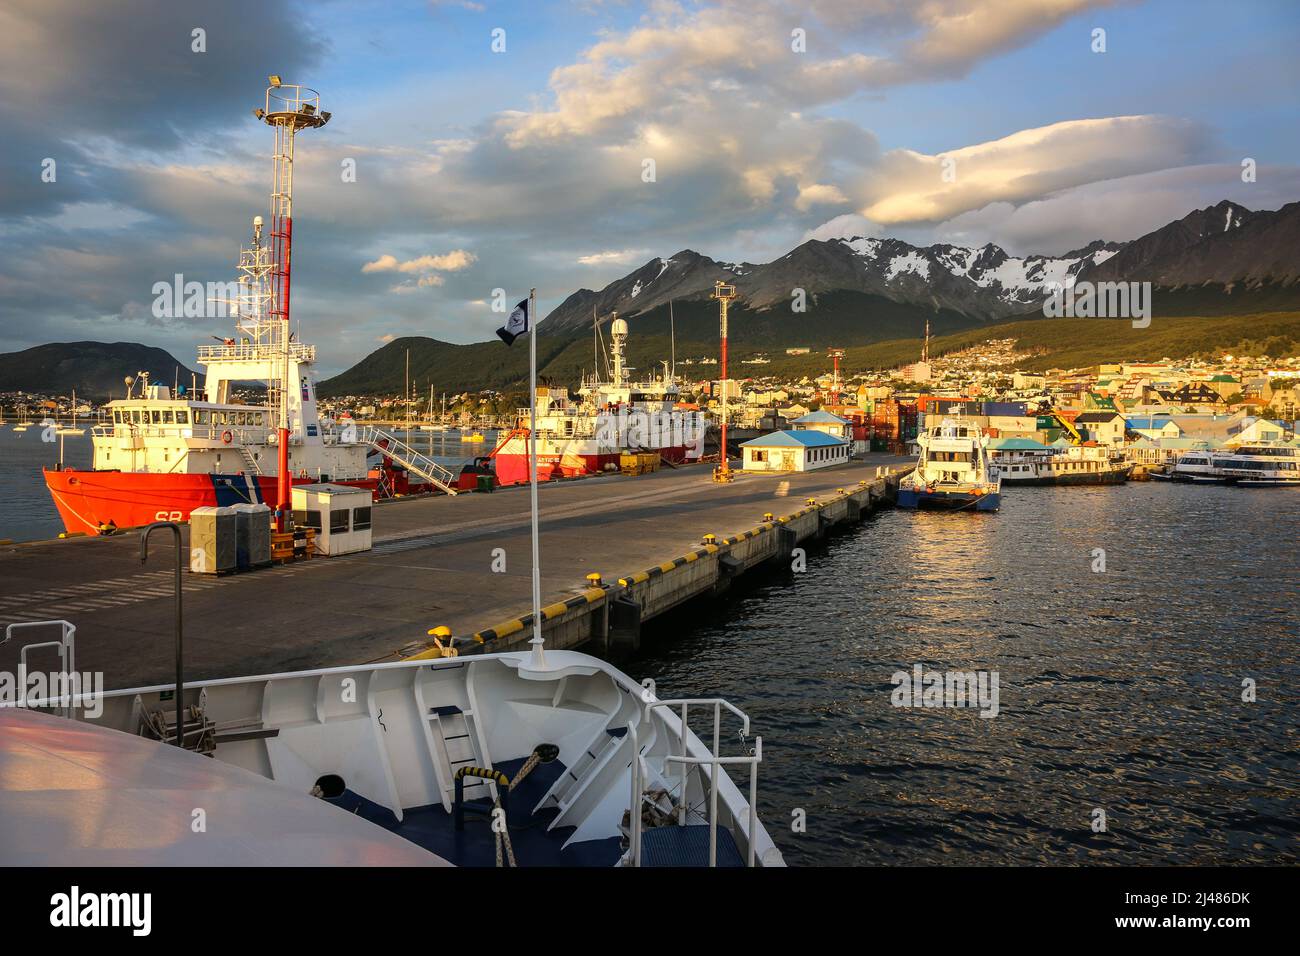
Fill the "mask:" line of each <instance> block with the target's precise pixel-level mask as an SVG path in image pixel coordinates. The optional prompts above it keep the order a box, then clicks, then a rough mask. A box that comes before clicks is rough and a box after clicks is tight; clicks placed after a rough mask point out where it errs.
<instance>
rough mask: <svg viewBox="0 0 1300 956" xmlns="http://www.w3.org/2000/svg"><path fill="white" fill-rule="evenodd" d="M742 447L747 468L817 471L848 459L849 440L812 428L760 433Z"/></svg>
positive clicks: (744, 464)
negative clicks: (767, 433)
mask: <svg viewBox="0 0 1300 956" xmlns="http://www.w3.org/2000/svg"><path fill="white" fill-rule="evenodd" d="M831 417H832V418H833V417H834V416H831ZM740 450H741V454H742V455H743V456H744V461H743V464H742V466H741V467H742V468H743V469H744V470H745V471H759V472H762V471H814V470H816V469H818V468H829V467H830V466H831V465H842V464H845V463H846V462H847V461H848V460H849V443H848V442H847V441H845V440H844V439H843V438H836V437H835V436H834V435H828V434H826V433H825V432H822V431H815V430H813V429H809V428H805V429H799V430H789V431H779V432H772V433H771V434H769V435H760V436H759V437H757V438H751V439H750V440H749V441H747V442H741V444H740Z"/></svg>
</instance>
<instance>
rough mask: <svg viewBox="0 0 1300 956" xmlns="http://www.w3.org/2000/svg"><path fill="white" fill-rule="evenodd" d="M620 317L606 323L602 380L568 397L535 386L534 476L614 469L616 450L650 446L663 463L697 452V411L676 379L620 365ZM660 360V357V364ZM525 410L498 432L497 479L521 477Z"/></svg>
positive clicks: (701, 424) (700, 447) (701, 427)
mask: <svg viewBox="0 0 1300 956" xmlns="http://www.w3.org/2000/svg"><path fill="white" fill-rule="evenodd" d="M626 343H627V321H626V320H624V319H620V318H617V317H615V318H614V320H613V322H611V323H610V348H609V359H610V371H609V381H601V380H600V378H599V377H598V376H597V377H594V378H592V379H591V380H584V382H583V383H582V386H581V387H580V388H579V389H578V395H577V397H576V398H572V397H570V396H569V392H568V389H566V388H556V387H554V386H551V387H547V386H539V387H538V389H537V398H536V404H537V480H538V481H549V480H550V479H552V478H572V477H575V476H578V475H591V474H599V473H601V472H606V471H617V470H618V468H619V458H620V456H621V455H622V454H623V453H624V452H658V453H659V454H660V455H661V456H662V457H663V458H664V459H666V460H667V461H670V462H673V463H674V464H676V463H681V462H688V461H696V460H698V459H699V458H700V457H701V456H702V455H703V453H704V435H705V432H706V430H707V428H708V422H707V419H706V416H705V414H704V413H703V412H702V411H699V410H698V409H696V408H694V407H688V406H686V405H685V404H683V403H682V402H681V401H680V392H679V389H678V385H677V382H676V380H675V378H674V377H673V375H672V373H671V371H669V370H668V369H667V368H665V370H664V373H663V375H662V377H656V378H652V379H649V380H647V381H640V382H633V381H631V380H630V379H629V376H628V372H629V371H634V370H632V369H628V368H627V367H626V365H625V364H624V348H625V346H626ZM666 364H667V363H665V365H666ZM528 421H529V410H528V409H526V408H524V409H520V411H519V424H518V425H517V426H516V427H515V428H514V429H512V430H511V431H509V432H508V433H506V435H505V436H504V437H503V438H502V439H501V440H500V442H498V444H497V446H496V448H495V449H494V450H493V452H492V455H491V458H492V462H493V467H494V469H495V471H496V476H497V481H498V482H499V483H500V484H503V485H513V484H520V483H523V482H527V481H528V480H529V475H528V446H529V441H528Z"/></svg>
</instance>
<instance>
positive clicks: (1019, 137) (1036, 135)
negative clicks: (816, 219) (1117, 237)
mask: <svg viewBox="0 0 1300 956" xmlns="http://www.w3.org/2000/svg"><path fill="white" fill-rule="evenodd" d="M1209 144H1210V137H1209V135H1208V133H1207V131H1206V130H1205V129H1203V128H1202V127H1201V126H1200V125H1199V124H1197V123H1194V122H1191V121H1189V120H1181V119H1176V118H1172V117H1165V116H1114V117H1107V118H1103V119H1081V120H1067V121H1064V122H1060V123H1053V124H1051V125H1050V126H1042V127H1038V128H1036V129H1026V130H1021V131H1019V132H1016V133H1012V134H1011V135H1009V136H1005V137H1003V138H1002V139H998V140H993V141H991V142H987V143H977V144H974V145H971V146H964V147H961V148H960V149H954V150H949V151H948V152H946V153H943V154H942V155H937V156H927V155H924V154H922V153H916V152H912V151H911V150H895V151H892V152H890V153H888V154H886V156H885V157H884V160H883V162H882V163H881V165H880V169H879V173H878V175H877V176H876V177H875V178H874V181H873V183H872V185H871V187H870V189H869V190H868V191H869V193H870V194H871V196H870V198H869V199H868V200H867V202H866V204H865V205H864V207H863V208H862V210H861V212H862V214H863V215H864V216H866V217H867V218H869V219H873V220H875V221H876V222H880V223H884V224H886V225H888V224H891V223H900V222H923V221H939V220H943V219H947V218H950V217H952V216H955V215H957V214H959V213H962V212H965V211H968V210H971V209H978V208H980V207H982V206H985V205H987V204H988V203H990V202H995V201H1005V202H1020V201H1024V200H1027V199H1032V198H1036V197H1039V196H1042V195H1044V194H1045V193H1050V192H1054V191H1056V190H1059V189H1064V188H1067V187H1071V186H1077V185H1080V184H1081V183H1088V182H1096V181H1098V180H1103V179H1114V178H1116V177H1119V176H1126V175H1132V174H1135V173H1141V172H1149V171H1151V170H1155V169H1162V168H1167V167H1169V166H1181V165H1185V164H1187V163H1189V162H1191V161H1194V160H1196V159H1200V158H1204V157H1205V156H1206V155H1207V153H1208V151H1209V150H1208V147H1209ZM945 174H947V175H945Z"/></svg>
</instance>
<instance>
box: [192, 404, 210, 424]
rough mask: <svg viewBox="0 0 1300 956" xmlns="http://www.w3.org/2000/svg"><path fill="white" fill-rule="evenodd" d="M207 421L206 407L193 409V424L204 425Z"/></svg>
mask: <svg viewBox="0 0 1300 956" xmlns="http://www.w3.org/2000/svg"><path fill="white" fill-rule="evenodd" d="M207 423H208V410H207V409H206V408H196V409H194V424H195V425H206V424H207Z"/></svg>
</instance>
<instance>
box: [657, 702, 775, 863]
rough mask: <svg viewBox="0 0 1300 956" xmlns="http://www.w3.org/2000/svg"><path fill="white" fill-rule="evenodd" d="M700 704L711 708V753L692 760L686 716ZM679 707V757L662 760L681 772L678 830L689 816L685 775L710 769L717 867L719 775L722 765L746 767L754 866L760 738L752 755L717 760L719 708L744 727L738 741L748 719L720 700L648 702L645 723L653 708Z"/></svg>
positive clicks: (713, 859)
mask: <svg viewBox="0 0 1300 956" xmlns="http://www.w3.org/2000/svg"><path fill="white" fill-rule="evenodd" d="M692 704H703V705H708V704H712V705H713V749H712V750H711V751H709V756H708V757H691V756H689V755H688V753H687V746H688V744H687V738H688V737H689V735H690V732H691V730H690V726H689V724H688V714H689V709H690V705H692ZM677 706H680V707H681V722H682V726H681V742H682V752H681V754H671V753H670V754H668V755H666V756H665V757H664V763H665V764H667V763H669V762H673V763H679V764H681V768H682V775H681V794H680V798H681V805H680V807H679V810H680V811H681V812H680V816H679V818H678V821H677V825H678V826H683V827H684V826H686V817H687V814H688V812H689V803H688V801H687V798H686V786H687V771H688V769H689V767H691V766H692V765H694V766H702V765H704V764H708V765H709V866H711V867H716V866H717V865H718V780H719V778H720V775H721V772H722V770H721V767H722V765H723V764H749V767H750V770H749V806H748V813H749V849H748V859H747V861H746V865H747V866H750V867H752V866H753V865H754V855H755V849H754V845H755V842H756V840H757V839H758V806H757V800H758V765H759V764H760V763H761V762H762V760H763V738H762V737H755V738H754V753H753V754H752V755H748V756H742V757H720V756H718V751H719V749H720V742H721V730H722V708H724V707H725V708H726V709H727V710H729V711H731V712H732V713H733V714H735V715H736V716H737V717H739V718H740V719H741V721H742V722H743V723H744V727H743V729H742V730H741V732H740V733H741V737H742V738H746V737H748V736H749V715H748V714H746V713H745V712H744V711H742V710H741V709H740V708H738V707H736V706H735V705H734V704H732V703H731V702H730V701H728V700H725V699H723V698H721V697H695V698H677V699H675V700H658V701H649V702H647V703H646V705H645V717H646V720H649V719H650V711H651V710H653V709H654V708H656V707H667V708H670V709H671V708H673V707H677Z"/></svg>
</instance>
